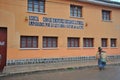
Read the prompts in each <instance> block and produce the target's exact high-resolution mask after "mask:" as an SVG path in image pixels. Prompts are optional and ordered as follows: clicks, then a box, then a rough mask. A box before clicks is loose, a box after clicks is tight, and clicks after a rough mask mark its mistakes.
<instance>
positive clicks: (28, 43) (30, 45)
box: [20, 36, 38, 49]
mask: <svg viewBox="0 0 120 80" xmlns="http://www.w3.org/2000/svg"><path fill="white" fill-rule="evenodd" d="M23 39H24V40H25V41H24V40H23ZM35 39H36V40H35ZM29 40H30V41H29ZM34 40H35V42H34ZM23 44H24V45H23ZM34 45H35V46H36V47H34ZM20 48H22V49H25V48H38V36H20Z"/></svg>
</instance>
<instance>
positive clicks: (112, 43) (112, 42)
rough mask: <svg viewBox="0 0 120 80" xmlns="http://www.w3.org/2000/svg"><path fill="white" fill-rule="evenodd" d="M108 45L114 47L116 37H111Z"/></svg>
mask: <svg viewBox="0 0 120 80" xmlns="http://www.w3.org/2000/svg"><path fill="white" fill-rule="evenodd" d="M113 45H114V46H113ZM110 47H111V48H116V47H117V39H116V38H111V39H110Z"/></svg>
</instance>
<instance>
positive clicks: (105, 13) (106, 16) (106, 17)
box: [102, 10, 111, 21]
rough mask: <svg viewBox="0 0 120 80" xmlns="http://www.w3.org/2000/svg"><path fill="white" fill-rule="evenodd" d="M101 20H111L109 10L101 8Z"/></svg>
mask: <svg viewBox="0 0 120 80" xmlns="http://www.w3.org/2000/svg"><path fill="white" fill-rule="evenodd" d="M102 20H103V21H110V20H111V11H108V10H102Z"/></svg>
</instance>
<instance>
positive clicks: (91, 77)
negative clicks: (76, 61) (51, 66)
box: [0, 66, 120, 80]
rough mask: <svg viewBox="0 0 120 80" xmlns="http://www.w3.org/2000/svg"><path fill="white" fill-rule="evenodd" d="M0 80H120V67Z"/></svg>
mask: <svg viewBox="0 0 120 80" xmlns="http://www.w3.org/2000/svg"><path fill="white" fill-rule="evenodd" d="M0 80H120V66H107V67H106V69H105V70H104V71H99V70H98V68H96V67H93V68H86V69H82V70H81V69H75V70H74V69H68V70H60V71H47V72H35V73H31V74H21V75H13V76H7V77H3V78H1V79H0Z"/></svg>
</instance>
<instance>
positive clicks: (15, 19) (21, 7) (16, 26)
mask: <svg viewBox="0 0 120 80" xmlns="http://www.w3.org/2000/svg"><path fill="white" fill-rule="evenodd" d="M70 4H75V5H80V6H83V17H82V18H73V17H70ZM102 9H105V10H110V11H112V21H110V22H104V21H102V15H101V10H102ZM119 13H120V9H117V8H111V7H105V6H98V5H93V4H88V3H82V2H76V1H74V0H46V6H45V14H39V13H30V12H28V11H27V0H0V26H2V27H7V28H8V47H7V59H8V60H9V59H24V58H51V57H71V56H93V55H95V54H96V51H97V47H99V46H101V38H108V47H107V48H103V49H104V50H105V51H106V52H107V53H108V54H120V16H119ZM28 16H38V17H39V18H40V20H41V18H42V17H50V18H61V19H67V20H78V21H80V20H81V21H84V23H85V26H84V29H81V30H79V29H69V28H47V27H36V26H32V27H31V26H29V24H28V21H25V18H26V17H28ZM86 24H87V25H86ZM21 35H26V36H38V37H39V41H38V49H21V48H20V36H21ZM43 36H57V37H58V48H56V49H44V48H42V37H43ZM67 37H79V38H80V48H67ZM84 37H88V38H89V37H90V38H94V47H93V48H84V47H83V38H84ZM110 38H116V39H117V47H116V48H111V47H110Z"/></svg>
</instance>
